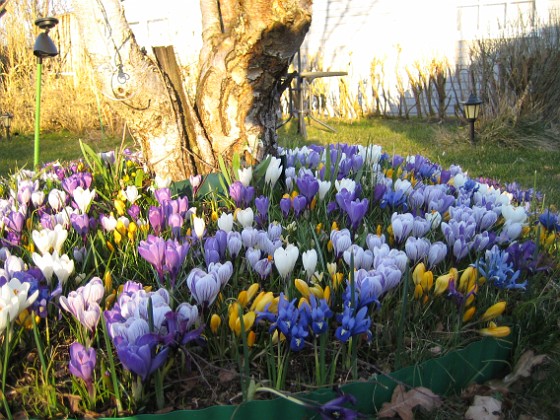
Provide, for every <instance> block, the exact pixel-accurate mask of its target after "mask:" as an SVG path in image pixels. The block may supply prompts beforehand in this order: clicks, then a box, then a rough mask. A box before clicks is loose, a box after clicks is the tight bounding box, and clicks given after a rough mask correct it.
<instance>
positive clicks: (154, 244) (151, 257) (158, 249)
mask: <svg viewBox="0 0 560 420" xmlns="http://www.w3.org/2000/svg"><path fill="white" fill-rule="evenodd" d="M138 254H140V256H141V257H142V258H144V259H145V260H146V261H148V262H149V263H150V264H152V266H153V267H154V268H155V270H156V272H157V273H158V276H159V279H160V280H163V263H164V258H165V240H164V239H163V238H161V237H159V236H155V235H148V238H147V239H146V240H145V241H140V244H139V245H138Z"/></svg>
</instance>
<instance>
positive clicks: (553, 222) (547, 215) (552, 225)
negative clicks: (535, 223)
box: [539, 209, 560, 232]
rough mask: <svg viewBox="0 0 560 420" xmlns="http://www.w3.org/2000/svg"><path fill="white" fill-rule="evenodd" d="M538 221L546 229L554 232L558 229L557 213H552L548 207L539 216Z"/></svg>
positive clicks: (559, 227) (559, 225) (559, 228)
mask: <svg viewBox="0 0 560 420" xmlns="http://www.w3.org/2000/svg"><path fill="white" fill-rule="evenodd" d="M539 222H540V224H541V225H543V226H544V227H545V228H546V230H554V231H555V232H558V231H559V230H560V224H558V214H557V213H552V212H551V211H550V210H548V209H547V210H545V212H544V213H543V214H541V215H540V216H539Z"/></svg>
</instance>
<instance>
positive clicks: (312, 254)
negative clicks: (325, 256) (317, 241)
mask: <svg viewBox="0 0 560 420" xmlns="http://www.w3.org/2000/svg"><path fill="white" fill-rule="evenodd" d="M301 261H302V263H303V268H304V269H305V274H306V276H307V279H310V278H311V276H313V273H314V272H315V268H317V251H315V250H314V249H309V250H307V251H305V252H304V253H303V254H301Z"/></svg>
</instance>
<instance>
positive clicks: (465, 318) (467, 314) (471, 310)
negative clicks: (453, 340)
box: [463, 306, 476, 322]
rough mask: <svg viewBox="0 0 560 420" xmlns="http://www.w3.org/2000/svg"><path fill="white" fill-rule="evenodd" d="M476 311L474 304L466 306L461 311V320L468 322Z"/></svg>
mask: <svg viewBox="0 0 560 420" xmlns="http://www.w3.org/2000/svg"><path fill="white" fill-rule="evenodd" d="M475 312H476V308H475V307H474V306H471V307H470V308H468V309H467V310H466V311H465V312H464V313H463V322H468V321H470V320H471V319H472V317H473V316H474V313H475Z"/></svg>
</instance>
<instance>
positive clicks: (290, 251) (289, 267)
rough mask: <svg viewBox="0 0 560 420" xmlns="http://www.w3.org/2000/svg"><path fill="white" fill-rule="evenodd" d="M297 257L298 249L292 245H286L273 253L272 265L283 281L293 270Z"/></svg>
mask: <svg viewBox="0 0 560 420" xmlns="http://www.w3.org/2000/svg"><path fill="white" fill-rule="evenodd" d="M298 257H299V249H298V247H296V246H295V245H292V244H288V245H287V246H286V248H285V249H284V248H282V247H280V248H277V249H276V251H274V265H275V266H276V269H277V270H278V273H279V274H280V277H282V278H283V279H284V280H286V279H287V277H288V275H289V274H290V273H291V272H292V271H293V270H294V267H295V265H296V262H297V259H298Z"/></svg>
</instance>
